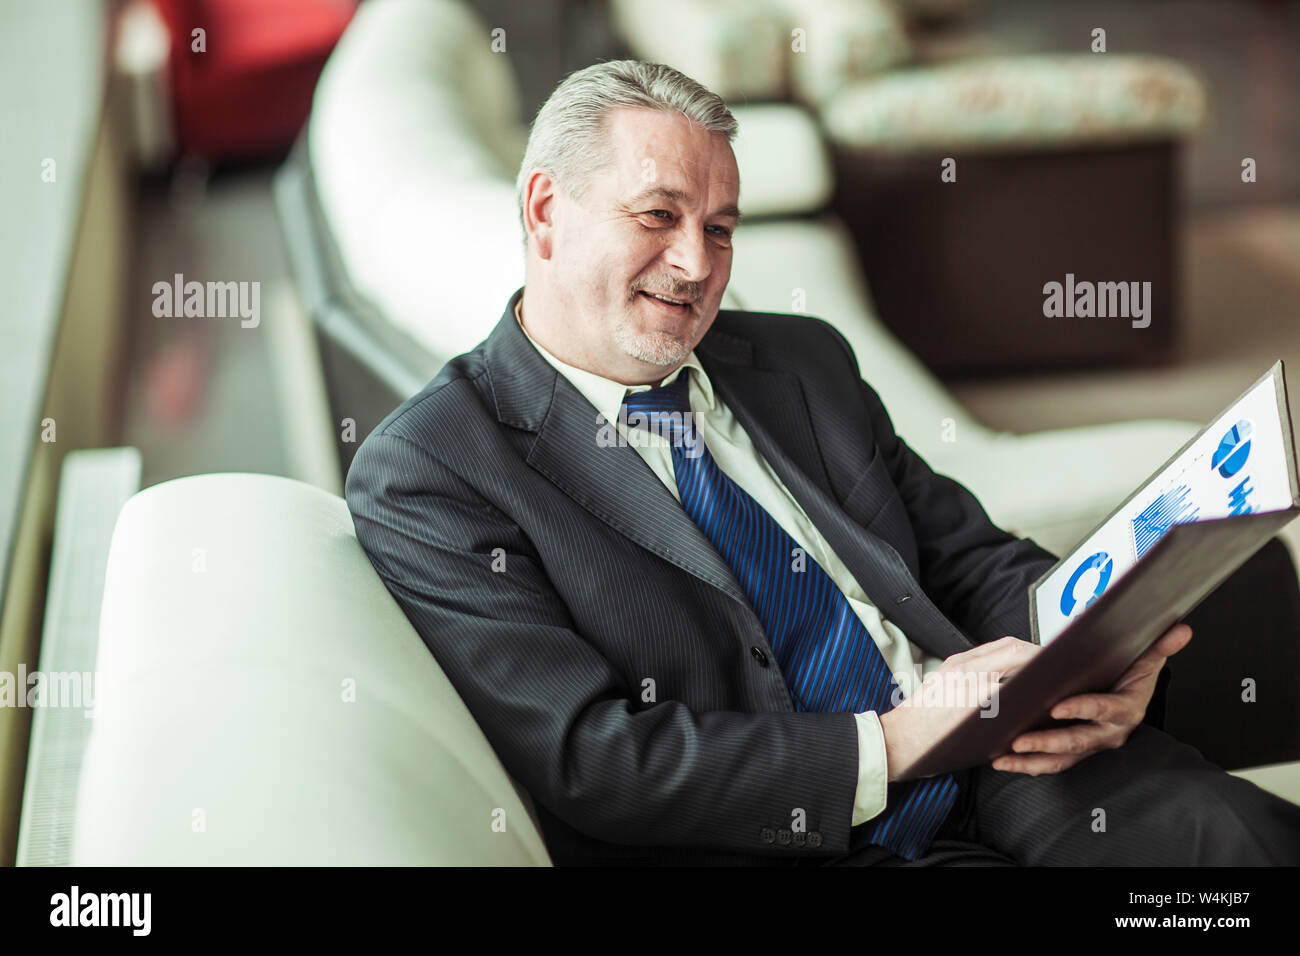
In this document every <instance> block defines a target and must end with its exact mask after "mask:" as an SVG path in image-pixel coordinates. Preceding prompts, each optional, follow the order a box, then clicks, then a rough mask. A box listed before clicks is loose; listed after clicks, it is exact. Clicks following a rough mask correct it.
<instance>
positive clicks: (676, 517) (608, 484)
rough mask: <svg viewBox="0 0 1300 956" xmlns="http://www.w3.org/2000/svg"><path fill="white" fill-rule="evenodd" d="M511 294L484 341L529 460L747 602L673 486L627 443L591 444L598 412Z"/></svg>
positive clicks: (625, 530)
mask: <svg viewBox="0 0 1300 956" xmlns="http://www.w3.org/2000/svg"><path fill="white" fill-rule="evenodd" d="M519 295H520V293H519V292H516V293H515V295H514V296H512V297H511V299H510V303H509V305H507V307H506V311H505V314H504V315H503V316H502V318H501V322H500V323H499V324H498V325H497V327H496V329H495V330H494V331H493V333H492V335H491V336H489V337H488V340H487V343H486V345H485V356H486V359H487V363H488V373H489V378H490V380H491V384H492V391H493V395H494V397H495V400H496V403H497V417H498V418H499V419H500V420H501V421H502V422H503V423H505V424H507V425H511V426H513V427H516V428H525V429H528V430H530V431H534V432H536V433H537V440H536V441H535V442H534V443H533V446H532V448H531V449H530V451H529V453H528V459H527V460H528V464H529V465H531V466H532V467H533V468H535V469H536V470H537V471H539V472H540V473H541V474H543V475H545V476H546V477H547V478H548V479H550V481H551V482H553V483H554V484H555V485H556V486H557V487H558V488H559V489H560V490H561V491H563V492H564V493H565V494H566V495H568V496H569V497H570V498H572V499H573V500H574V501H575V502H577V503H578V504H579V505H581V506H582V507H583V508H585V509H587V511H589V512H591V513H592V514H593V515H595V516H596V517H598V518H599V519H600V520H601V521H604V522H605V523H606V524H608V525H609V526H610V527H611V528H613V529H614V530H615V531H617V532H619V533H620V534H622V535H625V536H626V537H628V538H630V539H632V540H633V541H635V542H636V543H637V544H639V545H640V546H641V547H643V548H645V549H646V550H647V551H650V552H652V553H653V554H657V555H659V556H660V557H661V558H663V559H664V560H666V561H669V562H671V563H672V564H675V565H677V567H679V568H681V569H682V570H683V571H686V572H687V573H689V574H693V575H695V577H697V578H699V579H700V580H701V581H704V582H705V583H707V584H709V585H711V586H713V587H715V588H717V589H719V590H720V591H722V592H723V593H725V594H727V595H728V596H729V597H731V598H733V599H734V600H736V601H739V602H741V603H742V604H743V605H744V606H745V607H746V608H748V607H749V599H748V598H747V597H746V596H745V592H744V591H743V590H742V589H741V587H740V585H739V583H737V581H736V578H735V576H734V575H733V574H732V572H731V568H730V567H728V566H727V563H726V562H725V561H724V560H722V556H721V555H719V554H718V552H717V549H716V548H714V547H713V543H712V542H710V541H709V539H708V538H707V537H706V536H705V534H704V532H702V531H701V530H700V529H699V527H698V526H697V525H696V524H695V522H694V521H692V520H691V519H690V516H689V515H687V514H686V512H685V511H684V510H683V509H682V506H681V504H680V503H679V502H678V501H677V499H676V498H674V497H673V495H672V492H670V491H669V490H668V489H667V488H665V487H664V485H663V483H662V482H661V481H660V480H659V479H658V478H657V477H656V476H655V473H654V472H653V471H651V470H650V466H649V465H647V464H646V463H645V460H644V459H642V457H641V456H640V455H639V454H638V453H637V451H636V449H634V448H632V447H630V446H628V445H614V446H611V447H601V446H600V445H599V444H597V435H598V433H599V428H600V425H599V422H598V420H597V413H596V410H595V409H594V408H592V406H591V403H590V402H588V401H587V399H586V398H585V397H583V395H582V393H581V392H579V391H578V390H577V389H576V388H574V387H573V385H572V384H570V382H569V380H568V379H566V378H565V377H564V376H563V375H561V374H560V373H559V372H557V371H556V370H555V369H554V368H553V367H552V366H551V365H550V364H549V363H548V362H547V361H546V360H545V359H544V358H542V357H541V356H540V355H539V354H537V350H536V349H535V348H534V347H533V345H532V343H531V342H529V341H528V339H527V337H525V335H524V333H523V331H522V330H521V329H520V328H519V324H518V323H517V322H516V321H515V317H514V305H515V302H516V301H517V300H518V297H519Z"/></svg>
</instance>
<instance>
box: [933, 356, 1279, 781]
mask: <svg viewBox="0 0 1300 956" xmlns="http://www.w3.org/2000/svg"><path fill="white" fill-rule="evenodd" d="M1098 467H1105V465H1104V462H1103V463H1099V465H1098ZM1297 513H1300V485H1298V484H1297V474H1296V452H1295V438H1294V435H1293V434H1292V431H1291V418H1290V415H1289V413H1288V406H1287V396H1286V378H1285V374H1284V369H1283V365H1282V362H1281V361H1278V362H1277V363H1276V364H1275V365H1274V366H1273V367H1272V368H1271V369H1270V370H1269V371H1268V372H1267V373H1265V374H1264V375H1263V376H1262V377H1261V378H1260V379H1259V380H1258V381H1256V382H1255V384H1254V385H1252V386H1251V387H1250V388H1249V389H1247V390H1246V391H1245V392H1244V393H1243V394H1242V395H1241V396H1240V397H1238V398H1237V399H1236V400H1235V401H1234V402H1232V404H1230V405H1229V406H1228V407H1227V409H1225V410H1224V412H1223V413H1222V414H1221V415H1219V416H1217V417H1216V418H1215V419H1214V420H1213V421H1211V422H1210V424H1209V425H1207V426H1206V427H1205V428H1203V429H1201V430H1200V431H1199V432H1197V434H1196V435H1195V436H1193V437H1192V439H1191V440H1190V441H1188V442H1187V444H1186V445H1184V446H1183V447H1182V448H1181V449H1179V450H1178V451H1177V452H1176V453H1175V454H1174V455H1173V457H1171V458H1170V459H1169V460H1168V461H1167V462H1165V464H1163V465H1161V466H1160V468H1158V469H1157V470H1156V471H1155V473H1154V474H1152V475H1151V477H1150V478H1148V479H1147V481H1145V482H1144V483H1143V484H1142V486H1141V487H1139V488H1138V489H1137V491H1135V492H1134V493H1133V494H1132V495H1130V496H1129V497H1128V498H1127V499H1126V500H1125V501H1124V502H1123V503H1122V504H1121V505H1120V506H1119V507H1118V508H1116V509H1115V510H1114V511H1113V512H1111V514H1110V515H1108V516H1107V517H1106V518H1105V519H1104V520H1103V521H1102V522H1101V523H1100V524H1099V525H1098V526H1097V527H1096V528H1095V529H1094V530H1093V531H1092V532H1091V533H1090V534H1088V535H1087V536H1086V537H1085V538H1084V539H1083V542H1082V543H1081V544H1080V545H1079V546H1078V547H1076V548H1075V549H1074V550H1073V551H1072V552H1071V553H1070V554H1068V555H1067V556H1066V557H1064V558H1063V559H1062V560H1061V561H1059V562H1057V564H1056V565H1055V566H1053V567H1052V568H1051V569H1049V570H1048V571H1047V572H1046V573H1045V574H1044V575H1043V576H1042V577H1040V578H1039V579H1038V580H1037V581H1035V582H1034V583H1033V585H1031V586H1030V588H1029V607H1030V620H1031V626H1032V630H1033V633H1032V634H1031V635H1030V639H1031V640H1032V641H1033V642H1034V643H1036V644H1040V645H1042V646H1043V649H1042V650H1041V651H1039V652H1038V653H1037V654H1035V655H1034V657H1032V658H1031V659H1030V660H1029V662H1028V663H1026V664H1025V665H1023V666H1022V667H1021V668H1020V669H1018V670H1016V671H1015V672H1014V673H1013V674H1012V675H1011V677H1010V678H1009V679H1008V680H1007V681H1006V682H1005V683H1003V684H1001V685H1000V686H999V688H998V690H997V692H996V694H995V695H994V696H993V697H992V699H988V700H986V703H985V704H984V705H983V706H981V707H979V708H978V709H977V710H974V711H973V712H972V713H971V714H970V716H968V717H967V718H966V719H965V720H963V721H962V722H961V723H960V724H959V725H958V726H957V727H956V728H955V729H954V730H953V731H952V732H950V733H949V734H948V735H947V736H945V737H944V738H943V739H942V740H940V741H939V742H938V743H937V744H936V745H935V746H934V747H932V748H931V749H930V750H929V751H927V752H926V753H925V754H924V755H923V756H922V757H921V758H920V760H919V761H918V762H917V763H916V764H915V766H914V767H913V769H912V772H913V773H915V774H916V775H918V776H930V775H933V774H937V773H948V772H951V771H954V770H960V769H962V768H965V767H970V766H975V765H977V764H982V763H985V762H988V761H990V760H993V759H995V758H997V757H999V756H1001V755H1002V754H1005V753H1007V752H1009V751H1010V747H1011V742H1012V741H1013V740H1014V739H1015V738H1016V737H1018V736H1019V735H1020V734H1022V733H1025V732H1026V731H1029V730H1036V729H1045V728H1051V727H1054V726H1067V725H1068V724H1070V723H1074V721H1056V720H1053V719H1052V718H1051V716H1050V714H1051V709H1052V707H1053V706H1055V705H1056V703H1057V702H1058V701H1061V700H1063V699H1065V698H1066V697H1072V696H1074V695H1075V694H1084V693H1093V692H1099V691H1108V690H1110V689H1111V688H1112V687H1113V686H1114V684H1115V682H1116V681H1117V680H1118V679H1119V678H1120V676H1121V675H1123V673H1124V672H1125V671H1126V670H1127V669H1128V668H1129V666H1130V665H1131V664H1132V663H1133V662H1134V661H1135V660H1137V659H1138V658H1139V657H1140V656H1141V655H1142V654H1143V653H1144V652H1145V651H1146V650H1147V649H1148V648H1150V647H1151V645H1152V644H1154V643H1155V642H1156V641H1157V640H1158V639H1159V638H1160V637H1161V636H1162V635H1164V634H1165V632H1167V631H1168V630H1169V629H1170V628H1171V627H1173V626H1174V625H1175V624H1177V623H1178V622H1179V620H1181V619H1182V618H1183V617H1184V616H1185V615H1186V614H1188V613H1189V612H1190V611H1191V610H1193V609H1194V608H1195V607H1196V605H1198V604H1199V603H1200V602H1201V601H1202V600H1203V599H1204V598H1205V597H1206V596H1207V595H1208V594H1209V593H1210V592H1211V591H1213V590H1214V589H1215V588H1217V587H1218V586H1219V585H1220V584H1222V583H1223V581H1224V580H1225V579H1226V578H1227V577H1228V576H1229V575H1231V574H1232V572H1233V571H1235V570H1236V569H1237V568H1238V567H1240V566H1241V565H1242V564H1243V563H1244V562H1245V561H1246V560H1247V559H1248V558H1249V557H1250V556H1251V555H1253V554H1254V553H1255V552H1256V551H1258V550H1259V549H1260V548H1261V547H1263V546H1264V545H1265V544H1266V543H1267V542H1268V541H1269V539H1270V538H1272V537H1273V535H1275V534H1276V533H1277V532H1278V531H1279V530H1280V529H1281V528H1282V527H1283V526H1284V525H1286V524H1288V523H1289V522H1290V521H1291V520H1292V519H1293V518H1295V517H1296V515H1297ZM1194 639H1195V638H1194Z"/></svg>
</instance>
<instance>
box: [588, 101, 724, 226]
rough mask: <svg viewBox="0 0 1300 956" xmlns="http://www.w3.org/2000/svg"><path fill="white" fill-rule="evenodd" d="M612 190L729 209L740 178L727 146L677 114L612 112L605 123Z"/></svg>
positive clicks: (625, 193) (720, 136)
mask: <svg viewBox="0 0 1300 956" xmlns="http://www.w3.org/2000/svg"><path fill="white" fill-rule="evenodd" d="M607 123H608V127H607V128H608V130H609V145H610V147H611V152H612V153H613V156H612V160H613V162H612V163H611V170H610V171H611V172H612V173H613V178H614V180H615V189H616V190H617V192H619V193H620V194H622V195H624V196H627V195H631V194H633V193H639V192H642V191H643V190H645V189H646V188H647V187H655V186H657V187H662V188H663V189H666V190H671V191H673V192H677V193H682V194H685V195H686V196H687V197H690V198H691V199H694V200H695V201H697V202H700V201H702V202H705V203H707V204H709V205H710V206H717V205H725V204H734V203H735V202H736V199H737V197H738V195H739V193H740V172H739V169H738V168H737V166H736V157H735V155H734V154H733V153H732V151H731V144H729V143H728V142H727V138H726V137H725V136H723V135H722V134H721V133H714V132H710V131H709V130H706V129H704V128H703V127H702V126H700V125H699V124H697V123H692V122H691V121H690V120H688V119H687V118H686V117H685V116H682V115H681V114H679V113H664V112H660V111H658V110H643V109H618V110H614V111H613V112H612V113H610V115H609V118H608V120H607Z"/></svg>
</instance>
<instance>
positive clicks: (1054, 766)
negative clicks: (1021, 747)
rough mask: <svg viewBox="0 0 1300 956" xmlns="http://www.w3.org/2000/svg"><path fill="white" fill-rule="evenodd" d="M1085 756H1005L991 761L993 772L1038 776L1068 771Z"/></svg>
mask: <svg viewBox="0 0 1300 956" xmlns="http://www.w3.org/2000/svg"><path fill="white" fill-rule="evenodd" d="M1084 756H1086V754H1083V755H1074V754H1006V755H1004V756H1001V757H999V758H998V759H997V760H994V761H993V769H994V770H1006V771H1010V772H1012V773H1027V774H1030V775H1032V776H1038V775H1039V774H1044V773H1060V772H1061V771H1062V770H1069V769H1070V768H1071V767H1073V766H1074V765H1075V764H1076V763H1078V762H1079V761H1080V760H1082V759H1083V758H1084Z"/></svg>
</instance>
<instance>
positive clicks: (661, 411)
mask: <svg viewBox="0 0 1300 956" xmlns="http://www.w3.org/2000/svg"><path fill="white" fill-rule="evenodd" d="M620 415H621V417H622V418H623V421H624V422H625V423H626V424H627V425H629V426H630V427H632V428H641V429H644V430H645V431H648V432H650V433H651V434H655V435H659V436H660V437H662V438H664V439H665V440H666V441H668V442H669V444H671V445H673V446H675V447H676V446H685V447H688V448H689V447H692V446H693V445H694V444H695V427H694V423H693V422H692V420H691V419H692V413H691V401H690V380H689V379H688V378H687V373H686V372H683V373H682V374H681V375H678V376H677V378H676V379H674V380H673V382H672V383H670V384H668V385H661V386H659V387H658V388H652V389H649V390H647V391H642V392H633V393H632V394H631V395H628V396H627V398H626V399H624V401H623V407H622V409H621V410H620Z"/></svg>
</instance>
